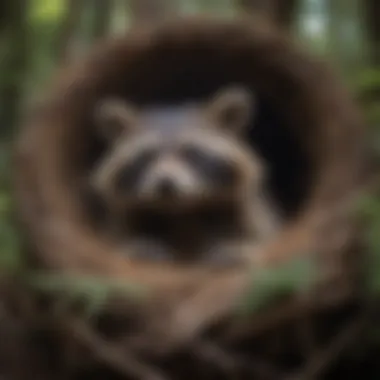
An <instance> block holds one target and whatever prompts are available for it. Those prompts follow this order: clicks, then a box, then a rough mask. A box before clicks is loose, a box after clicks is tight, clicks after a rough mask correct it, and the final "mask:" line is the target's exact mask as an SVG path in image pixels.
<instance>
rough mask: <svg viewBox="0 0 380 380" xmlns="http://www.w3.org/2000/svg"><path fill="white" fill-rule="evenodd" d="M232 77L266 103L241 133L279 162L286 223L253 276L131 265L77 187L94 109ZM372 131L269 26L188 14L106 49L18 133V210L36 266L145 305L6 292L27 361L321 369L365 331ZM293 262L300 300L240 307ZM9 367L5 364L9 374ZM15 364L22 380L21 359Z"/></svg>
mask: <svg viewBox="0 0 380 380" xmlns="http://www.w3.org/2000/svg"><path fill="white" fill-rule="evenodd" d="M229 83H243V84H244V85H245V86H248V87H249V88H250V89H252V90H253V91H254V93H255V94H257V96H258V99H259V106H258V120H257V122H256V124H255V126H254V128H252V129H251V130H250V132H249V134H248V135H247V136H246V138H247V139H248V141H249V142H250V144H251V145H252V147H253V148H254V149H256V150H257V151H258V152H259V153H260V154H261V155H262V157H263V158H264V159H265V160H266V162H267V164H268V166H269V168H270V171H271V176H270V182H269V187H270V190H271V192H272V194H273V196H274V198H275V200H276V201H277V204H278V205H279V207H281V209H282V210H283V212H284V214H285V215H286V226H285V228H284V230H283V231H282V233H281V234H280V236H279V237H278V238H276V239H275V241H271V242H270V243H268V245H267V246H265V247H263V248H262V249H261V251H260V252H258V253H257V254H256V255H255V257H254V258H252V265H251V267H250V268H244V269H236V268H235V269H224V270H220V269H218V270H212V269H206V268H201V267H197V266H190V265H174V264H169V263H168V264H166V265H164V264H160V265H158V264H155V263H151V264H150V263H144V264H141V263H136V262H131V261H127V260H126V259H125V258H123V255H122V254H121V253H120V252H118V249H117V247H116V246H115V245H114V244H112V242H110V241H109V240H107V238H106V236H105V235H104V234H103V233H102V210H101V209H100V208H99V207H97V204H96V203H95V202H94V201H93V200H92V199H90V198H89V197H88V194H86V192H85V190H84V188H83V186H82V178H83V176H84V175H85V174H86V173H87V172H88V171H89V170H91V168H92V166H93V165H94V163H95V162H96V159H97V158H98V157H99V156H100V155H101V154H102V152H103V150H104V148H105V147H104V146H103V145H102V142H101V141H99V140H98V139H97V137H96V133H95V130H94V125H93V123H92V113H93V110H94V107H95V105H96V103H97V101H98V100H99V99H101V98H103V97H105V96H111V95H112V96H119V97H122V98H125V99H128V100H132V101H133V102H135V103H137V104H139V105H144V104H162V103H165V104H167V103H169V104H173V103H180V102H183V101H186V100H194V99H196V100H200V99H204V98H206V97H208V96H210V95H211V94H212V93H214V92H215V91H216V90H217V89H219V88H220V87H221V86H224V85H226V84H229ZM363 135H364V129H363V125H362V122H361V119H360V116H359V115H358V113H357V110H356V107H355V105H354V104H353V103H352V101H351V98H350V96H349V95H348V94H347V93H346V91H345V90H344V88H342V86H341V84H340V83H339V80H337V78H336V75H335V74H334V73H332V72H331V71H330V70H329V68H327V67H325V66H324V65H323V64H322V63H319V62H316V61H315V60H313V59H311V58H310V57H309V56H308V55H307V54H305V53H303V52H302V51H301V50H300V49H299V48H298V47H297V46H296V45H295V44H294V43H293V42H292V41H291V40H290V39H289V38H288V37H287V36H284V34H283V33H282V32H279V31H277V30H275V29H274V28H272V27H270V26H269V25H267V24H265V23H264V22H263V21H261V20H253V19H250V20H245V19H239V20H235V21H230V20H227V21H226V20H221V19H214V18H185V19H179V20H175V21H168V22H165V23H163V24H160V25H152V26H143V27H142V26H141V27H135V28H134V29H132V30H131V31H130V32H128V35H126V36H122V37H120V38H117V39H115V40H112V41H105V42H104V43H103V44H100V45H99V46H98V47H97V48H96V49H95V50H94V51H93V52H92V53H91V54H90V55H89V56H88V57H87V58H86V59H84V60H83V61H81V62H79V63H78V64H75V65H73V66H72V67H69V68H65V69H64V70H63V72H62V73H61V74H60V75H59V77H58V80H57V83H55V84H54V86H53V88H52V90H51V91H50V92H49V93H48V95H47V97H46V100H44V101H43V103H42V104H41V105H40V106H39V108H38V109H37V110H36V112H35V113H34V114H33V115H32V116H31V117H30V118H29V119H28V121H27V123H26V125H25V126H24V128H23V129H21V132H20V136H19V140H18V143H17V146H16V151H15V153H16V154H15V161H14V184H15V192H14V193H15V200H16V206H17V209H18V216H19V220H20V222H21V227H22V231H23V233H24V234H25V238H26V239H25V240H26V243H27V244H26V252H27V255H28V259H29V260H30V267H32V268H38V269H43V270H45V272H48V273H55V274H60V275H63V276H66V278H67V277H68V278H73V277H72V276H76V277H75V278H78V276H79V277H81V278H85V277H86V276H97V278H98V279H100V278H103V279H104V278H107V279H112V281H115V280H118V281H123V282H127V283H128V284H129V285H134V286H137V287H139V289H140V290H143V294H144V296H142V295H141V294H142V293H139V292H135V293H134V292H130V293H128V295H126V294H125V293H124V292H123V291H118V292H117V291H115V292H112V295H111V296H109V297H108V298H107V300H106V302H105V304H104V305H103V307H102V310H101V312H99V313H97V315H96V317H92V318H84V317H83V314H82V312H81V310H82V309H83V308H82V306H83V305H82V304H81V305H75V306H73V305H71V306H70V308H69V310H68V309H67V308H64V307H62V298H63V297H62V294H61V295H59V294H58V295H57V294H55V295H52V294H48V295H47V294H46V292H45V293H44V294H43V295H41V292H35V291H31V290H30V288H28V289H27V290H26V289H25V287H23V288H22V289H21V290H19V291H18V292H17V296H12V297H9V295H8V296H7V297H5V296H4V300H7V302H8V301H9V303H10V304H11V305H13V306H11V307H10V308H11V309H12V310H13V312H12V313H13V314H11V315H12V317H11V318H10V319H12V320H13V321H17V320H21V321H25V320H28V321H29V324H28V326H29V327H28V329H27V332H25V334H24V335H23V334H22V333H20V334H19V335H22V337H21V338H20V341H22V342H23V343H22V345H23V347H24V348H23V350H24V351H25V352H27V354H26V356H27V357H28V363H31V362H33V363H34V364H33V365H32V364H31V366H32V367H33V368H35V371H37V372H36V373H41V376H39V377H40V378H53V377H54V378H56V377H57V376H58V374H59V376H61V377H62V378H64V379H71V378H73V379H74V378H75V379H77V378H78V379H79V378H80V379H82V378H88V377H91V378H98V377H99V378H101V377H103V376H114V377H115V378H131V379H160V378H162V379H177V378H178V379H179V378H181V379H185V378H194V377H196V376H198V377H201V378H213V377H215V378H223V376H224V377H225V378H232V377H233V376H240V377H242V378H252V376H253V377H255V378H256V377H257V378H269V379H280V378H284V377H285V376H288V375H289V374H290V373H291V374H292V376H295V378H297V376H301V375H302V376H306V377H302V376H301V377H302V378H311V377H313V378H314V377H315V376H320V375H321V373H322V372H321V371H322V370H324V369H325V367H326V366H327V364H329V363H330V361H331V358H335V357H336V356H337V355H338V354H339V353H341V351H343V348H346V347H351V346H350V344H349V342H350V340H353V339H356V338H357V336H358V333H359V331H361V329H362V328H363V326H364V325H365V324H364V322H363V320H364V316H363V310H362V308H361V307H359V306H358V305H360V302H358V299H359V298H360V290H361V288H360V286H358V284H360V282H359V281H360V271H359V270H358V268H360V265H358V263H360V262H361V261H362V256H361V253H360V252H361V247H360V239H358V236H359V233H358V226H357V223H356V220H355V218H353V217H352V213H351V210H350V205H352V204H353V201H354V200H355V199H356V197H357V195H358V192H359V191H360V187H361V186H358V185H361V184H363V183H364V178H363V168H364V167H365V166H364V165H365V151H364V139H363ZM290 262H292V263H294V262H299V263H301V262H302V263H305V262H309V263H312V266H313V268H317V269H318V270H317V276H316V277H315V278H314V277H313V282H312V284H311V286H308V287H307V291H304V292H303V293H302V292H301V293H299V292H298V293H297V294H292V295H290V296H289V295H288V296H287V297H286V298H284V299H281V300H278V301H277V302H275V303H274V304H273V305H272V306H271V307H268V308H265V310H261V309H260V310H259V311H257V310H256V311H255V312H252V311H251V312H243V313H241V314H236V309H237V306H239V305H242V304H244V302H243V301H244V300H245V299H246V298H245V297H247V295H248V294H251V298H253V299H257V298H258V297H259V291H257V292H256V293H252V291H254V290H255V287H259V284H258V283H259V282H260V281H259V280H257V281H256V282H255V278H256V279H260V278H262V276H261V275H260V274H262V273H268V270H269V271H271V270H272V272H273V270H274V269H275V268H279V267H281V266H284V265H287V263H290ZM302 265H303V264H302ZM302 268H303V267H302ZM273 273H274V275H273V277H274V278H278V277H279V276H280V275H279V274H278V273H277V274H276V272H273ZM70 276H71V277H70ZM69 281H70V280H69ZM16 288H17V287H16ZM136 294H139V295H138V296H136ZM252 294H256V295H252ZM132 295H133V296H132ZM15 299H17V300H18V301H17V302H16V301H15ZM4 302H5V301H4ZM15 302H16V303H17V307H16V306H15V305H14V303H15ZM82 311H83V310H82ZM17 318H18V319H17ZM321 321H322V322H321ZM326 321H327V322H326ZM14 323H16V322H14ZM20 323H21V322H20ZM52 326H53V327H52ZM31 336H33V337H35V336H37V337H38V339H39V340H38V342H35V341H33V340H31V339H30V337H31ZM15 341H16V338H15ZM42 341H43V344H42V343H41V342H42ZM11 351H12V350H9V352H8V353H7V355H8V357H9V356H10V355H11ZM17 355H18V357H20V355H21V354H20V352H19V353H18V354H17ZM17 355H16V356H17ZM48 357H53V359H52V360H53V363H54V364H49V365H47V364H46V361H47V360H48ZM12 358H13V359H12ZM32 358H33V359H32ZM14 362H15V360H14V357H9V360H7V363H8V364H9V367H10V368H11V367H12V365H11V364H10V363H14ZM42 368H43V370H42ZM16 369H17V371H16ZM12 370H14V371H15V372H16V373H18V376H19V377H20V378H27V376H26V377H25V376H24V375H25V374H24V375H22V374H21V373H22V370H21V369H20V368H17V365H15V366H13V367H12ZM9 371H11V370H9ZM38 371H40V372H38ZM29 373H30V372H29ZM23 376H24V377H23ZM109 378H113V377H109Z"/></svg>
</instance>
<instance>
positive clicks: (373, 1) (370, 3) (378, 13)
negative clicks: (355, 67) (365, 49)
mask: <svg viewBox="0 0 380 380" xmlns="http://www.w3.org/2000/svg"><path fill="white" fill-rule="evenodd" d="M363 3H364V15H365V23H366V30H367V35H368V42H369V49H370V51H369V55H370V61H371V64H372V65H373V66H376V67H380V0H365V1H364V2H363Z"/></svg>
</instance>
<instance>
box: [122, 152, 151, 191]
mask: <svg viewBox="0 0 380 380" xmlns="http://www.w3.org/2000/svg"><path fill="white" fill-rule="evenodd" d="M157 155H158V152H157V151H156V150H149V151H145V152H141V153H140V154H139V155H137V156H136V157H134V158H133V159H132V160H131V161H130V162H128V163H127V164H125V165H124V166H123V167H122V168H121V169H120V170H119V172H118V173H117V174H116V180H115V187H116V189H117V190H132V189H133V188H134V187H135V186H136V185H137V184H138V182H139V180H140V178H141V176H142V174H143V173H144V172H145V170H146V168H147V167H148V166H149V165H150V164H151V163H152V161H154V160H155V158H156V157H157Z"/></svg>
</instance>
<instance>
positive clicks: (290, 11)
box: [238, 0, 299, 29]
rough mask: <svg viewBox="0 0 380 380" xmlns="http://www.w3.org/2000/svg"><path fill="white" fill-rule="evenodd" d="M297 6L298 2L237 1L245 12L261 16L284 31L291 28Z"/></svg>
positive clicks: (268, 0) (284, 0)
mask: <svg viewBox="0 0 380 380" xmlns="http://www.w3.org/2000/svg"><path fill="white" fill-rule="evenodd" d="M298 5H299V0H238V6H240V7H241V8H242V9H243V10H244V11H245V12H249V13H258V14H261V15H263V16H264V17H266V18H269V19H270V20H271V21H272V22H274V23H275V24H276V25H279V26H280V27H282V28H285V29H290V28H291V27H292V26H293V23H294V18H295V16H296V14H297V8H298Z"/></svg>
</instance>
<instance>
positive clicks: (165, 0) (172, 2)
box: [129, 0, 179, 23]
mask: <svg viewBox="0 0 380 380" xmlns="http://www.w3.org/2000/svg"><path fill="white" fill-rule="evenodd" d="M129 6H130V10H131V13H132V15H133V22H147V23H149V22H152V21H156V20H161V19H164V18H167V17H171V16H174V15H175V14H177V11H178V6H179V1H178V0H130V1H129Z"/></svg>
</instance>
